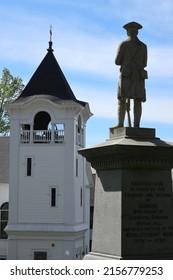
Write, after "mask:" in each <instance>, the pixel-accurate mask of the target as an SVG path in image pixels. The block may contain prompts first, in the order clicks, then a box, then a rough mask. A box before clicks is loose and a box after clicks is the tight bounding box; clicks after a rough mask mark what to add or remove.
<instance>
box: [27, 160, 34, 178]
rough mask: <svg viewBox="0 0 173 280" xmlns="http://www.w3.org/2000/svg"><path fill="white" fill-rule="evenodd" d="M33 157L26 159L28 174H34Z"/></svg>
mask: <svg viewBox="0 0 173 280" xmlns="http://www.w3.org/2000/svg"><path fill="white" fill-rule="evenodd" d="M32 161H33V160H32V157H27V159H26V176H32Z"/></svg>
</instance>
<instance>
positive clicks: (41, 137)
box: [20, 130, 64, 143]
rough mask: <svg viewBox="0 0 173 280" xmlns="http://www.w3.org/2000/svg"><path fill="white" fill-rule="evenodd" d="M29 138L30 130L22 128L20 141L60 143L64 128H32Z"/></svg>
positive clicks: (62, 138) (62, 139) (62, 140)
mask: <svg viewBox="0 0 173 280" xmlns="http://www.w3.org/2000/svg"><path fill="white" fill-rule="evenodd" d="M32 136H33V137H32V138H31V131H30V130H22V131H21V136H20V141H21V143H30V142H33V143H50V142H55V143H62V142H64V130H33V134H32Z"/></svg>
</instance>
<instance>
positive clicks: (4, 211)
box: [0, 202, 9, 239]
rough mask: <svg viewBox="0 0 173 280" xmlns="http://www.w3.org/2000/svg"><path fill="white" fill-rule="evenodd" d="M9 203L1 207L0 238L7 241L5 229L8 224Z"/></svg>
mask: <svg viewBox="0 0 173 280" xmlns="http://www.w3.org/2000/svg"><path fill="white" fill-rule="evenodd" d="M8 205H9V203H8V202H4V203H3V204H2V205H1V207H0V238H1V239H7V238H8V235H7V233H6V232H5V227H6V226H7V223H8Z"/></svg>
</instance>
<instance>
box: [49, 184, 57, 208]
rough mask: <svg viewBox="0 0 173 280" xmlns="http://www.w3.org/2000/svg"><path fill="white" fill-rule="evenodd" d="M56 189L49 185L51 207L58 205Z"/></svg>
mask: <svg viewBox="0 0 173 280" xmlns="http://www.w3.org/2000/svg"><path fill="white" fill-rule="evenodd" d="M57 197H58V189H57V187H51V188H50V206H51V207H57V206H58V201H57Z"/></svg>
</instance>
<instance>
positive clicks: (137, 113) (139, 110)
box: [134, 99, 142, 127]
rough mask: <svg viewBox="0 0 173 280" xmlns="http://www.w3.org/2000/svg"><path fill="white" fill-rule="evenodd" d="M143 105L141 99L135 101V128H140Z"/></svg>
mask: <svg viewBox="0 0 173 280" xmlns="http://www.w3.org/2000/svg"><path fill="white" fill-rule="evenodd" d="M141 114H142V104H141V100H140V99H134V127H139V126H140V120H141Z"/></svg>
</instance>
